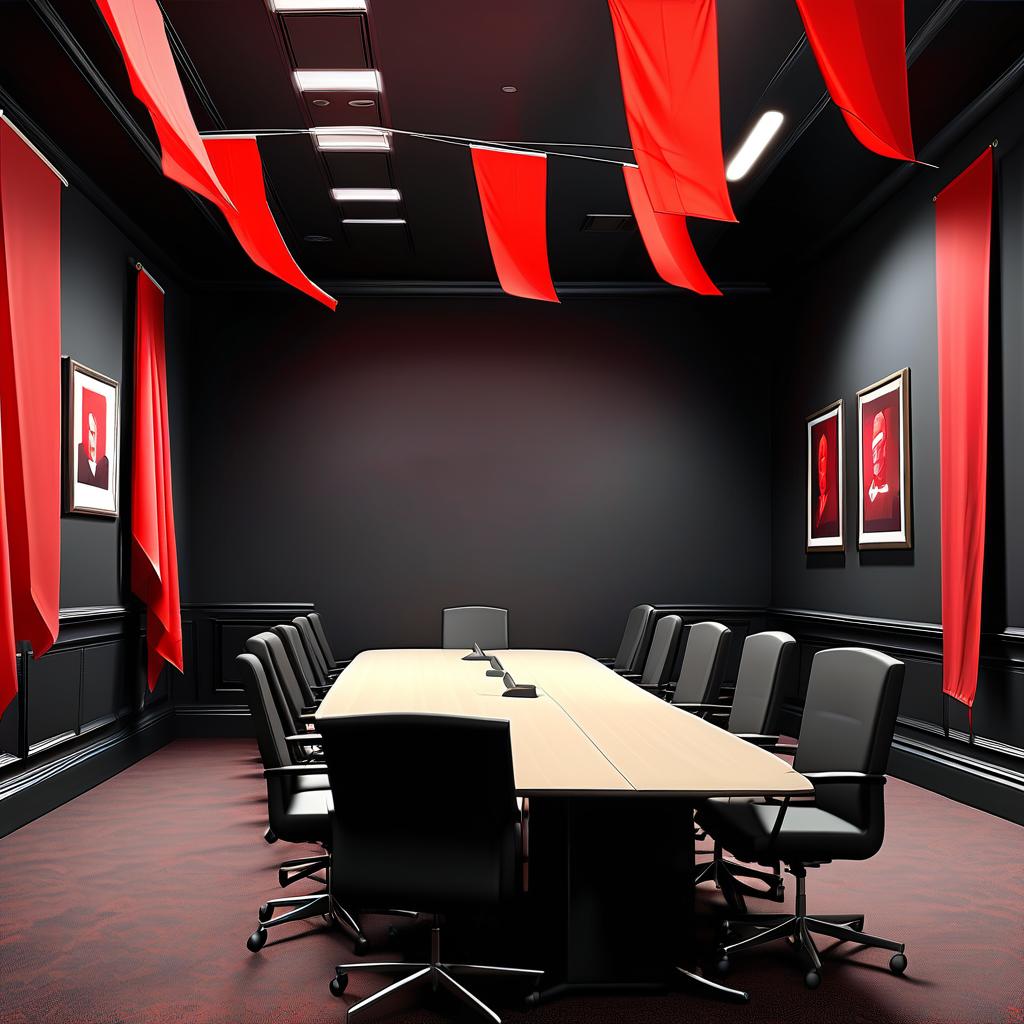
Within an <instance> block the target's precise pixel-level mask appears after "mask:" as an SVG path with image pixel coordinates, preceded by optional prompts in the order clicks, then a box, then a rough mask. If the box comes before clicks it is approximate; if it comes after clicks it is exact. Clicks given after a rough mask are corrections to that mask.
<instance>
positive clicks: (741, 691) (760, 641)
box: [728, 631, 797, 734]
mask: <svg viewBox="0 0 1024 1024" xmlns="http://www.w3.org/2000/svg"><path fill="white" fill-rule="evenodd" d="M796 654H797V650H796V640H794V639H793V637H791V636H790V635H789V634H788V633H779V632H775V631H769V632H765V633H752V634H751V635H750V636H748V637H747V638H746V640H744V641H743V653H742V654H741V655H740V667H739V671H738V672H737V673H736V693H735V695H734V696H733V700H732V711H731V712H730V713H729V725H728V729H729V732H746V733H762V734H764V733H774V732H775V720H776V718H777V716H778V708H779V703H780V700H781V698H782V693H783V689H784V684H785V682H786V681H787V680H788V679H789V678H790V677H791V674H792V672H793V671H794V670H795V668H796Z"/></svg>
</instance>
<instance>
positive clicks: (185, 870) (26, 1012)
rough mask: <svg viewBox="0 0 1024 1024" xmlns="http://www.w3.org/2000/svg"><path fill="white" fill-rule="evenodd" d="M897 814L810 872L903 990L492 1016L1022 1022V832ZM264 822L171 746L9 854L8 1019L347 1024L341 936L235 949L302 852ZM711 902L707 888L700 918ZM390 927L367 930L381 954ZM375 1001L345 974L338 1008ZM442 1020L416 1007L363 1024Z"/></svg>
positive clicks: (941, 816) (565, 1002)
mask: <svg viewBox="0 0 1024 1024" xmlns="http://www.w3.org/2000/svg"><path fill="white" fill-rule="evenodd" d="M886 800H887V812H888V814H887V817H888V828H887V832H886V841H885V845H884V847H883V848H882V851H881V853H879V854H878V856H876V857H875V858H873V859H872V860H870V861H865V862H863V863H852V864H851V863H843V864H835V865H831V866H828V865H827V866H825V867H823V868H822V869H821V870H819V871H812V872H810V873H809V879H808V903H809V909H810V911H811V913H814V912H815V911H817V912H819V913H847V912H851V913H852V912H863V913H864V914H865V916H866V921H865V927H866V929H867V930H868V931H871V932H874V933H876V934H880V935H886V936H889V937H892V938H897V939H902V940H903V941H905V942H906V943H907V954H908V958H909V961H910V966H909V968H908V971H907V974H906V976H905V977H902V978H899V977H895V976H893V975H891V974H890V973H889V971H888V969H887V966H886V965H887V962H888V954H885V953H882V952H881V951H878V950H861V951H859V952H858V951H853V952H852V955H850V953H849V952H847V950H846V949H844V950H843V951H842V952H833V951H830V950H829V949H828V947H826V948H825V957H824V960H825V967H824V974H823V977H824V980H823V982H822V986H821V988H819V989H818V990H816V991H808V990H807V989H805V988H804V985H803V980H802V978H803V972H802V970H801V969H800V968H799V966H798V965H797V964H796V963H795V962H794V961H793V960H792V959H791V958H790V957H789V956H788V952H787V950H786V949H785V948H784V947H782V946H781V945H774V946H769V947H761V948H760V949H759V950H755V951H751V952H750V953H748V954H747V955H745V956H743V957H742V958H741V957H739V956H737V957H736V960H735V966H734V969H733V972H732V974H731V975H730V977H729V981H730V983H733V984H736V985H740V986H742V987H745V988H747V989H749V990H750V992H751V996H752V999H751V1003H750V1004H749V1005H748V1006H732V1005H727V1004H722V1003H717V1002H714V1001H712V1000H709V999H706V998H701V997H696V996H694V995H692V994H690V993H687V992H684V991H679V992H671V993H668V994H665V995H658V996H645V997H636V996H629V997H626V996H585V997H574V998H571V999H561V1000H557V1001H554V1002H550V1003H546V1004H544V1005H542V1006H540V1007H538V1008H537V1009H534V1010H531V1011H529V1012H528V1013H527V1012H524V1011H522V1009H521V1006H520V1005H518V1004H517V1003H516V1002H515V1000H514V998H513V997H512V994H511V993H508V995H507V997H506V998H504V999H503V998H502V996H503V992H502V990H500V989H499V990H497V991H495V992H493V994H492V993H491V992H490V991H488V992H487V993H486V996H487V997H489V998H492V999H493V1001H494V1005H495V1007H496V1008H497V1009H498V1011H499V1012H500V1013H501V1014H502V1016H503V1018H504V1019H506V1020H508V1021H510V1022H516V1021H526V1020H530V1021H531V1022H532V1024H556V1022H557V1024H583V1022H587V1024H613V1022H614V1024H620V1022H623V1021H635V1022H638V1024H655V1022H665V1024H669V1022H671V1024H677V1022H680V1021H701V1022H709V1024H714V1022H719V1021H743V1020H746V1021H771V1022H807V1024H811V1022H814V1024H831V1022H837V1024H838V1022H844V1024H859V1022H865V1024H867V1022H870V1024H884V1022H894V1024H895V1022H900V1024H909V1022H921V1024H925V1022H927V1024H1024V916H1022V915H1024V829H1021V828H1020V827H1018V826H1016V825H1013V824H1010V823H1009V822H1005V821H1002V820H999V819H996V818H992V817H990V816H988V815H985V814H983V813H982V812H980V811H976V810H973V809H971V808H968V807H964V806H962V805H960V804H957V803H954V802H952V801H949V800H946V799H944V798H943V797H939V796H936V795H935V794H932V793H929V792H927V791H925V790H921V789H918V788H916V787H914V786H911V785H909V784H907V783H903V782H900V781H898V780H895V779H893V780H890V784H889V785H888V786H887V787H886ZM265 823H266V819H265V790H264V786H263V781H262V778H261V777H260V773H259V765H258V762H257V760H256V747H255V744H254V743H253V742H251V741H247V740H179V741H177V742H175V743H172V744H171V745H170V746H168V747H165V748H164V749H162V750H160V751H158V752H157V753H156V754H154V755H152V756H151V757H148V758H146V759H145V760H144V761H142V762H140V763H139V764H137V765H135V766H134V767H132V768H130V769H128V770H127V771H125V772H123V773H122V774H120V775H119V776H117V777H116V778H114V779H111V780H110V781H109V782H106V783H105V784H103V785H101V786H98V787H97V788H96V789H94V790H92V791H91V792H89V793H86V794H85V795H84V796H81V797H79V798H78V799H77V800H74V801H72V802H71V803H69V804H66V805H65V806H63V807H61V808H58V809H57V810H56V811H54V812H53V813H51V814H49V815H47V816H46V817H44V818H41V819H40V820H38V821H35V822H33V823H31V824H30V825H27V826H26V827H24V828H22V829H21V830H19V831H18V832H15V833H14V834H12V835H10V836H8V837H7V838H5V839H2V840H0V1021H2V1022H3V1024H44V1022H62V1024H63V1022H68V1024H71V1022H74V1024H179V1022H193V1021H195V1022H203V1024H238V1022H244V1024H248V1022H264V1021H266V1022H270V1021H273V1022H288V1021H296V1022H302V1024H321V1022H323V1024H327V1022H332V1024H336V1022H339V1021H341V1020H342V1019H343V1017H344V1013H343V1010H344V1003H343V1002H340V1001H338V1000H335V999H334V998H332V996H331V995H330V994H329V992H328V983H329V981H330V979H331V977H332V974H333V966H334V964H335V963H336V962H337V961H339V960H346V959H350V958H351V944H350V942H349V941H348V939H347V938H346V936H345V935H344V934H343V933H342V932H340V931H328V930H327V929H325V928H324V927H322V926H320V925H318V924H315V923H311V922H298V923H296V924H292V925H284V926H282V927H281V928H280V929H274V930H272V931H271V938H270V941H269V942H268V944H267V946H266V947H265V948H264V949H263V951H262V952H261V953H259V954H256V955H253V954H250V953H249V952H248V951H247V950H246V948H245V940H246V937H247V936H248V935H249V933H250V932H251V931H252V930H253V927H254V926H255V923H256V910H257V907H258V906H259V904H260V903H261V902H262V901H263V900H264V899H267V898H270V897H273V896H279V895H284V892H283V891H282V890H280V889H278V888H277V883H276V869H277V863H278V862H279V861H280V860H283V859H286V858H289V857H295V856H299V855H300V854H301V852H302V851H301V850H300V849H298V848H296V847H293V846H289V845H288V844H285V843H277V844H275V845H273V846H268V845H266V844H265V843H264V842H263V839H262V832H263V829H264V827H265ZM595 855H600V851H595ZM302 884H305V883H300V885H302ZM298 887H299V886H295V887H293V888H298ZM787 888H788V889H789V890H790V891H791V890H792V888H793V886H792V885H791V884H790V885H789V886H788V887H787ZM289 892H290V890H289ZM720 903H721V900H720V898H718V897H717V896H716V895H715V893H714V890H713V889H712V888H710V887H703V888H702V891H701V895H700V897H699V898H698V911H699V913H700V914H701V915H702V917H706V918H709V919H710V918H711V916H712V915H713V914H715V913H716V912H718V908H719V907H720ZM751 909H752V910H758V909H765V910H769V909H774V907H772V906H771V905H767V904H762V903H761V901H753V900H752V901H751ZM709 923H710V920H709ZM385 924H386V922H385V921H384V920H383V919H381V920H380V921H375V922H373V926H372V927H370V928H369V929H368V930H369V931H370V934H371V937H373V936H374V935H380V934H381V933H382V930H383V928H384V926H385ZM638 941H640V942H642V941H643V936H638ZM712 953H713V951H712V950H708V955H709V959H710V958H711V955H712ZM395 955H396V954H391V956H395ZM388 958H390V957H388ZM381 984H382V979H380V978H378V977H374V976H371V975H366V976H363V977H357V976H355V975H353V976H352V979H351V982H350V985H349V989H348V991H347V992H346V994H345V1002H350V1001H353V1000H354V999H356V998H359V997H360V996H362V995H365V994H367V993H369V992H370V991H373V990H374V989H376V988H377V987H379V986H380V985H381ZM481 994H485V993H481ZM452 1012H454V1007H453V1005H452V1004H450V1003H442V1004H439V1006H438V1010H437V1011H434V1010H431V1009H426V1008H424V1007H423V1006H422V1005H418V1004H416V1003H415V1001H413V1002H410V1004H409V1005H408V1006H407V1007H406V1008H402V1007H399V1008H397V1009H396V1010H395V1011H394V1012H392V1013H391V1014H390V1015H389V1016H387V1015H384V1014H380V1015H378V1016H375V1017H374V1018H373V1019H374V1020H378V1019H379V1020H401V1021H403V1022H410V1024H418V1022H421V1021H422V1022H435V1021H441V1020H445V1019H448V1015H449V1014H450V1013H452Z"/></svg>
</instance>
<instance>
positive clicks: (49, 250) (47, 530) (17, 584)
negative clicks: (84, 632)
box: [0, 122, 61, 671]
mask: <svg viewBox="0 0 1024 1024" xmlns="http://www.w3.org/2000/svg"><path fill="white" fill-rule="evenodd" d="M60 190H61V184H60V182H59V181H58V179H57V178H56V176H55V175H54V174H53V172H52V171H51V170H50V169H49V168H48V167H47V166H46V165H45V164H44V163H43V162H42V160H40V159H39V157H38V156H36V154H35V153H34V152H33V151H32V150H31V149H30V148H29V146H27V145H26V144H25V143H24V142H23V141H22V140H21V139H20V138H19V137H18V135H17V134H16V133H15V132H14V131H13V130H12V129H11V128H10V126H8V125H7V124H5V123H3V122H0V438H2V441H0V443H2V446H3V476H4V488H3V490H4V497H5V501H6V517H7V531H8V542H9V546H8V552H9V555H8V557H9V564H10V588H11V596H12V606H13V615H14V635H15V636H17V637H19V638H21V639H24V640H28V641H29V642H30V643H31V644H32V650H33V653H34V654H35V656H36V657H37V658H38V657H39V656H40V655H42V654H43V653H45V652H46V651H47V650H48V649H49V647H50V645H51V644H52V643H53V641H54V640H56V638H57V630H58V628H59V623H60V511H61V509H60V469H61V459H60V453H61V447H60V426H61V404H60ZM3 586H4V584H3V583H2V582H0V590H2V588H3ZM2 602H3V598H2V597H0V616H2V611H3V609H2ZM5 634H6V626H5V625H4V623H3V622H2V619H0V660H3V661H6V652H5V650H4V644H5V642H6V640H5ZM0 671H6V668H4V669H2V670H0Z"/></svg>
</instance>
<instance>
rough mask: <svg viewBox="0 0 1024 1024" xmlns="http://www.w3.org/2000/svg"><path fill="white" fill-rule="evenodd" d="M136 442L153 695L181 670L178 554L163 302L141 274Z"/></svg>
mask: <svg viewBox="0 0 1024 1024" xmlns="http://www.w3.org/2000/svg"><path fill="white" fill-rule="evenodd" d="M134 427H135V429H134V434H133V441H132V568H131V572H132V592H133V593H134V594H136V595H137V596H138V597H139V598H141V599H142V601H144V602H145V604H146V642H147V646H148V648H149V658H148V666H147V678H148V681H149V688H150V690H152V689H153V687H155V686H156V681H157V678H158V676H159V675H160V670H161V669H162V668H163V664H164V662H168V663H169V664H171V665H173V666H174V667H175V668H176V669H177V670H178V671H179V672H181V671H183V667H182V656H181V604H180V598H179V595H178V550H177V546H176V545H175V541H174V504H173V501H172V495H171V446H170V439H169V436H168V429H167V376H166V368H165V360H164V296H163V292H162V291H161V290H160V289H159V288H158V287H157V286H156V285H155V284H154V283H153V281H152V280H151V279H150V278H149V276H148V275H147V274H146V273H145V272H144V271H142V270H140V271H139V274H138V298H137V302H136V311H135V424H134Z"/></svg>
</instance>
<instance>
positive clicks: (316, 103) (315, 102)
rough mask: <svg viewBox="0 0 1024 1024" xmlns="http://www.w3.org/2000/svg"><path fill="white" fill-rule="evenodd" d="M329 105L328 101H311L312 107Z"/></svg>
mask: <svg viewBox="0 0 1024 1024" xmlns="http://www.w3.org/2000/svg"><path fill="white" fill-rule="evenodd" d="M330 105H331V101H330V100H313V106H314V107H329V106H330Z"/></svg>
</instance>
